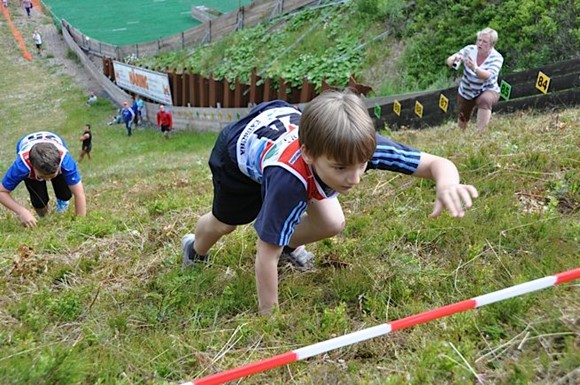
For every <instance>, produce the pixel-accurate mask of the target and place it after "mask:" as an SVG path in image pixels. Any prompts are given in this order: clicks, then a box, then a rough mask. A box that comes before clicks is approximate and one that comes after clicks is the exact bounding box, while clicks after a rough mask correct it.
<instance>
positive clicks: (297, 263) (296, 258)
mask: <svg viewBox="0 0 580 385" xmlns="http://www.w3.org/2000/svg"><path fill="white" fill-rule="evenodd" d="M285 263H289V264H291V265H292V266H294V267H295V268H297V269H299V270H302V271H306V270H311V269H312V268H314V254H312V253H311V252H310V251H308V250H306V247H304V246H299V247H297V248H296V250H294V251H293V252H291V253H288V252H285V251H282V254H281V255H280V259H279V260H278V265H283V264H285Z"/></svg>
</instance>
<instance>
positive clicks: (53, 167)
mask: <svg viewBox="0 0 580 385" xmlns="http://www.w3.org/2000/svg"><path fill="white" fill-rule="evenodd" d="M29 159H30V164H31V165H32V167H34V168H35V169H36V170H38V171H40V173H42V174H44V175H52V174H55V173H56V172H57V171H58V168H59V167H60V152H59V151H58V148H56V146H55V145H54V144H52V143H37V144H35V145H34V146H32V148H31V149H30V153H29Z"/></svg>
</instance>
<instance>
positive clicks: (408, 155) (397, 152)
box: [373, 146, 421, 165]
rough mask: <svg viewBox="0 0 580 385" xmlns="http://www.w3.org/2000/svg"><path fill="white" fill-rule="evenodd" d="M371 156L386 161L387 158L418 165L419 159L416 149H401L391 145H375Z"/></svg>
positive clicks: (419, 155)
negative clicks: (375, 148) (375, 147)
mask: <svg viewBox="0 0 580 385" xmlns="http://www.w3.org/2000/svg"><path fill="white" fill-rule="evenodd" d="M373 158H376V159H380V160H383V159H384V160H386V161H389V159H392V160H393V161H396V160H400V161H403V162H405V163H410V164H413V165H418V164H419V160H420V159H421V154H420V153H418V152H417V151H407V150H402V149H399V148H396V147H393V146H377V150H376V151H375V153H374V155H373ZM373 160H374V159H373Z"/></svg>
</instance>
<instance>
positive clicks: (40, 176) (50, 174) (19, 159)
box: [0, 131, 87, 227]
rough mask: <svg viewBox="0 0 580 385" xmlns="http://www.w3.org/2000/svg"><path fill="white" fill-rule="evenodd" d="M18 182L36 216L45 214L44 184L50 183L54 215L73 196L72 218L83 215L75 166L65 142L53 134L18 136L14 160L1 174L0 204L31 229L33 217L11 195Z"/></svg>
mask: <svg viewBox="0 0 580 385" xmlns="http://www.w3.org/2000/svg"><path fill="white" fill-rule="evenodd" d="M22 181H24V184H25V185H26V189H27V190H28V193H29V195H30V202H31V203H32V207H34V209H35V210H36V213H37V214H38V216H40V217H43V216H45V215H46V214H47V213H48V202H49V200H50V199H49V197H48V190H47V186H46V182H47V181H50V182H51V184H52V187H53V189H54V194H55V195H56V211H57V212H59V213H62V212H64V211H65V210H67V208H68V204H69V200H70V199H71V198H72V197H73V196H74V197H75V213H76V215H82V216H84V215H86V212H87V201H86V197H85V190H84V188H83V183H82V182H81V176H80V174H79V172H78V169H77V164H76V163H75V161H74V159H73V157H72V156H71V154H70V153H69V151H68V149H67V147H66V143H65V141H64V140H63V139H62V138H61V137H60V136H58V135H57V134H55V133H53V132H49V131H40V132H35V133H32V134H29V135H25V136H24V137H22V138H21V139H20V140H19V141H18V143H17V144H16V160H15V161H14V162H13V163H12V165H11V166H10V168H9V169H8V170H7V171H6V174H4V177H3V178H2V184H1V185H0V203H2V204H3V205H4V206H5V207H6V208H8V209H9V210H11V211H13V212H14V213H16V215H18V218H19V219H20V222H21V223H22V225H23V226H24V227H34V226H36V218H35V217H34V215H32V213H31V212H30V211H29V210H28V209H27V208H26V207H24V206H21V205H20V204H19V203H18V202H16V201H15V200H14V198H12V195H11V194H12V191H14V189H16V187H18V185H19V184H20V182H22Z"/></svg>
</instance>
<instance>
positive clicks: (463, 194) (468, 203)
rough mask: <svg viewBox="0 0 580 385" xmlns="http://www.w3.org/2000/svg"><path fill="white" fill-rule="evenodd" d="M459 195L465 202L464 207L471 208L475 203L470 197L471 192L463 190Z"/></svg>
mask: <svg viewBox="0 0 580 385" xmlns="http://www.w3.org/2000/svg"><path fill="white" fill-rule="evenodd" d="M459 195H460V196H461V200H462V201H463V206H464V207H466V208H470V207H471V205H472V204H473V202H472V200H471V195H469V191H467V190H464V189H462V190H460V191H459Z"/></svg>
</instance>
